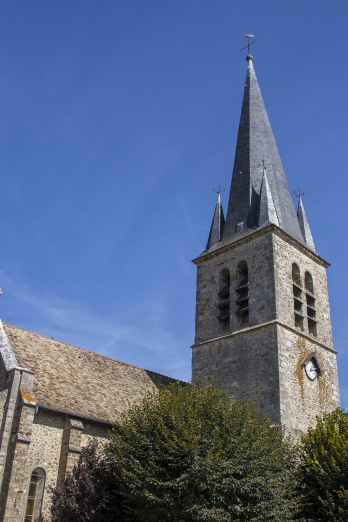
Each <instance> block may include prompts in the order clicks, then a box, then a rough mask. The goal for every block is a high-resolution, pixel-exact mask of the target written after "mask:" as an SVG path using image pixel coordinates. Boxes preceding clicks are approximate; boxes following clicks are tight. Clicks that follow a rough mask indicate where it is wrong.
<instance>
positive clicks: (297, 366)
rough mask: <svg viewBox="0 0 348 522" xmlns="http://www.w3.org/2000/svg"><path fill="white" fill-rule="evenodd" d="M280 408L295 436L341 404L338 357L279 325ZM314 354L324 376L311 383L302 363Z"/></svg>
mask: <svg viewBox="0 0 348 522" xmlns="http://www.w3.org/2000/svg"><path fill="white" fill-rule="evenodd" d="M278 346H279V380H280V408H281V417H282V422H283V423H284V424H286V426H287V427H288V428H289V430H290V431H291V432H292V433H295V434H299V432H306V431H307V430H308V428H309V427H310V426H315V424H316V419H315V418H316V416H317V415H321V414H323V413H328V412H330V411H333V410H334V409H336V408H337V407H339V405H340V397H339V389H338V377H337V363H336V354H335V353H334V352H333V351H331V350H329V349H328V348H325V347H324V346H321V345H320V344H318V342H317V341H316V340H315V339H311V338H310V336H307V335H299V334H298V333H297V332H296V331H295V329H294V328H292V329H289V328H286V327H283V326H278ZM312 352H314V353H315V355H316V357H317V359H318V361H319V364H320V367H321V369H322V372H323V374H322V376H320V377H319V378H318V379H315V380H314V381H311V380H310V379H309V378H308V377H307V375H306V372H305V369H304V367H303V366H302V363H303V362H304V360H305V359H306V357H307V356H308V355H309V354H310V353H312Z"/></svg>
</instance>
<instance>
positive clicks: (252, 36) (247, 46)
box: [241, 34, 256, 54]
mask: <svg viewBox="0 0 348 522" xmlns="http://www.w3.org/2000/svg"><path fill="white" fill-rule="evenodd" d="M245 36H246V38H247V39H248V45H246V46H245V47H243V49H241V51H244V49H246V48H248V54H250V46H251V45H252V44H253V43H255V42H256V40H254V41H253V42H251V43H250V38H254V35H253V34H246V35H245Z"/></svg>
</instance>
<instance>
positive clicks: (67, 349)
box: [3, 323, 175, 422]
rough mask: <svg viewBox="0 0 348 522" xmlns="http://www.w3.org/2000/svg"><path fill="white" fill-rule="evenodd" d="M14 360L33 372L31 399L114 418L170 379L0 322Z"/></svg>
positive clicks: (63, 408)
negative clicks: (13, 354) (129, 404)
mask: <svg viewBox="0 0 348 522" xmlns="http://www.w3.org/2000/svg"><path fill="white" fill-rule="evenodd" d="M3 327H4V330H5V332H6V335H7V337H8V339H9V341H10V343H11V346H12V348H13V351H14V353H15V356H16V359H17V362H18V365H19V366H20V367H22V368H26V369H28V370H30V371H32V372H34V373H35V380H34V389H33V397H34V400H35V401H36V403H37V404H41V405H44V406H48V407H51V408H57V409H60V410H65V411H69V412H73V413H75V414H76V415H78V414H81V415H85V416H87V417H93V418H96V419H100V420H104V421H110V422H115V421H118V420H119V419H120V414H121V412H123V411H125V410H126V409H127V408H128V401H129V402H131V403H133V402H140V401H141V399H142V397H143V395H144V394H145V393H146V392H148V391H150V390H152V389H154V388H155V387H157V386H158V385H159V384H160V383H163V384H164V385H167V384H169V383H170V382H175V379H171V378H169V377H164V376H162V375H160V374H158V373H154V372H150V371H148V370H143V369H142V368H138V367H136V366H131V365H130V364H126V363H123V362H120V361H116V360H115V359H110V358H109V357H105V356H104V355H100V354H98V353H94V352H89V351H88V350H83V349H82V348H77V347H76V346H71V345H70V344H65V343H62V342H60V341H56V340H54V339H50V338H48V337H44V336H43V335H39V334H36V333H33V332H29V331H27V330H22V329H21V328H18V327H16V326H12V325H9V324H5V323H3Z"/></svg>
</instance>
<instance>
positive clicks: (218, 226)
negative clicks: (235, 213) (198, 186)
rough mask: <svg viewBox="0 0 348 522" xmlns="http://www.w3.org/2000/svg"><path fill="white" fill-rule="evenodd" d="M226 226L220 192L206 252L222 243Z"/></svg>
mask: <svg viewBox="0 0 348 522" xmlns="http://www.w3.org/2000/svg"><path fill="white" fill-rule="evenodd" d="M224 224H225V216H224V211H223V210H222V205H221V198H220V192H218V197H217V202H216V206H215V212H214V217H213V221H212V224H211V228H210V234H209V238H208V243H207V247H206V250H210V249H211V248H213V246H215V245H217V244H218V243H220V241H221V237H222V232H223V229H224Z"/></svg>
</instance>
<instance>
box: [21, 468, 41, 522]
mask: <svg viewBox="0 0 348 522" xmlns="http://www.w3.org/2000/svg"><path fill="white" fill-rule="evenodd" d="M45 481H46V473H45V471H44V470H43V469H42V468H35V469H34V471H33V472H32V474H31V477H30V484H29V492H28V500H27V508H26V510H25V519H24V522H34V521H35V520H37V519H38V518H39V516H40V515H41V510H42V501H43V495H44V491H45Z"/></svg>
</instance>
